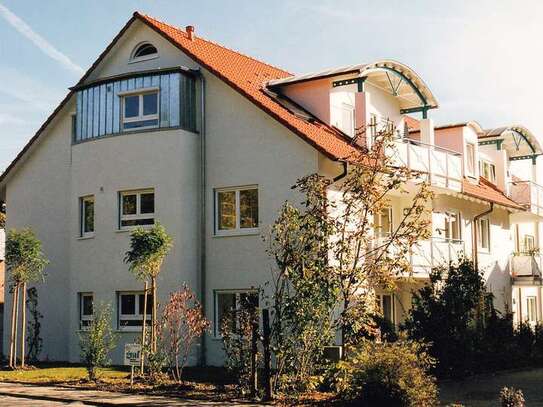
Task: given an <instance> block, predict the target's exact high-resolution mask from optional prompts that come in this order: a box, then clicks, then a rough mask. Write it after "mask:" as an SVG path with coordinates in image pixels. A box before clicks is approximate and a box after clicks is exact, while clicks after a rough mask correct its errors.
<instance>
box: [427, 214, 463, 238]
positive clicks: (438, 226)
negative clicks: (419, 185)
mask: <svg viewBox="0 0 543 407" xmlns="http://www.w3.org/2000/svg"><path fill="white" fill-rule="evenodd" d="M432 225H433V230H434V237H441V238H443V239H447V240H460V239H462V234H461V229H460V214H459V213H458V212H453V211H446V212H433V213H432Z"/></svg>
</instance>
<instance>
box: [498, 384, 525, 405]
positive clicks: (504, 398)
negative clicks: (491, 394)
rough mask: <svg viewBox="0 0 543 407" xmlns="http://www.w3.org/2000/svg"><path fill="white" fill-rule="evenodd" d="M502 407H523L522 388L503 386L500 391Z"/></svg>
mask: <svg viewBox="0 0 543 407" xmlns="http://www.w3.org/2000/svg"><path fill="white" fill-rule="evenodd" d="M500 401H501V405H502V407H524V395H523V394H522V390H519V389H515V388H514V387H504V388H503V389H501V391H500Z"/></svg>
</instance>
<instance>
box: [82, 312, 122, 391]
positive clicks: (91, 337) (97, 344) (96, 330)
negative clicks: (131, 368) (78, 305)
mask: <svg viewBox="0 0 543 407" xmlns="http://www.w3.org/2000/svg"><path fill="white" fill-rule="evenodd" d="M116 342H117V337H116V336H115V335H114V333H113V330H112V328H111V307H110V306H109V305H103V306H100V307H98V309H96V310H95V312H94V318H93V320H92V321H91V323H90V325H89V329H88V330H87V331H85V332H82V333H81V334H80V337H79V346H80V348H81V359H82V362H83V363H84V364H85V367H86V368H87V373H88V375H89V380H92V381H96V378H97V377H96V371H97V369H98V368H100V367H105V366H108V365H109V364H110V359H109V352H110V351H111V350H112V349H113V348H114V347H115V343H116Z"/></svg>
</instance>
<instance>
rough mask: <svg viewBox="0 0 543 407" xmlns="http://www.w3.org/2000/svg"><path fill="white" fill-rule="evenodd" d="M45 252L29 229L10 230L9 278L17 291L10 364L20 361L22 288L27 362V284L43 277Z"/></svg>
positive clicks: (13, 308)
mask: <svg viewBox="0 0 543 407" xmlns="http://www.w3.org/2000/svg"><path fill="white" fill-rule="evenodd" d="M48 263H49V262H48V260H47V259H46V258H45V256H44V254H43V252H42V246H41V242H40V240H38V238H36V236H35V235H34V232H33V231H32V230H31V229H29V228H26V229H22V230H20V231H17V230H14V229H13V230H10V231H9V232H8V235H7V239H6V265H7V269H8V272H9V282H10V285H11V291H12V292H13V302H12V311H11V316H12V318H11V321H12V323H11V343H10V353H9V365H10V366H11V367H14V366H15V365H16V363H17V360H16V359H17V344H16V336H17V325H18V324H19V321H18V317H17V315H18V310H19V291H22V296H23V298H22V310H21V311H22V325H21V327H22V334H21V367H24V364H25V341H26V335H25V328H26V305H25V303H26V286H27V284H28V283H31V282H38V281H43V280H44V278H45V273H44V269H45V266H46V265H47V264H48Z"/></svg>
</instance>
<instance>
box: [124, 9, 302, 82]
mask: <svg viewBox="0 0 543 407" xmlns="http://www.w3.org/2000/svg"><path fill="white" fill-rule="evenodd" d="M134 15H135V16H137V15H139V16H142V17H145V18H149V19H151V20H155V21H156V22H158V23H160V24H164V25H167V26H168V27H171V28H173V29H175V30H178V31H180V32H182V33H183V34H185V35H186V34H187V32H186V31H185V30H183V29H182V28H181V27H176V26H175V25H172V24H169V23H167V22H165V21H162V20H159V19H158V18H155V17H153V16H150V15H149V14H145V13H140V12H139V11H136V12H134ZM196 40H200V41H204V42H207V43H209V44H213V45H215V46H217V47H221V48H223V49H226V50H228V51H230V52H233V53H235V54H238V55H240V56H242V57H245V58H248V59H251V60H253V61H255V62H258V63H259V64H262V65H266V66H269V67H270V68H273V69H276V70H278V71H281V72H283V73H285V74H286V75H289V76H294V74H293V73H291V72H289V71H285V70H284V69H283V68H279V67H278V66H275V65H272V64H270V63H268V62H264V61H262V60H260V59H257V58H255V57H253V56H251V55H247V54H245V53H243V52H240V51H238V50H235V49H232V48H229V47H227V46H225V45H223V44H219V43H218V42H215V41H213V40H209V39H207V38H203V37H200V36H199V35H196Z"/></svg>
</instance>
